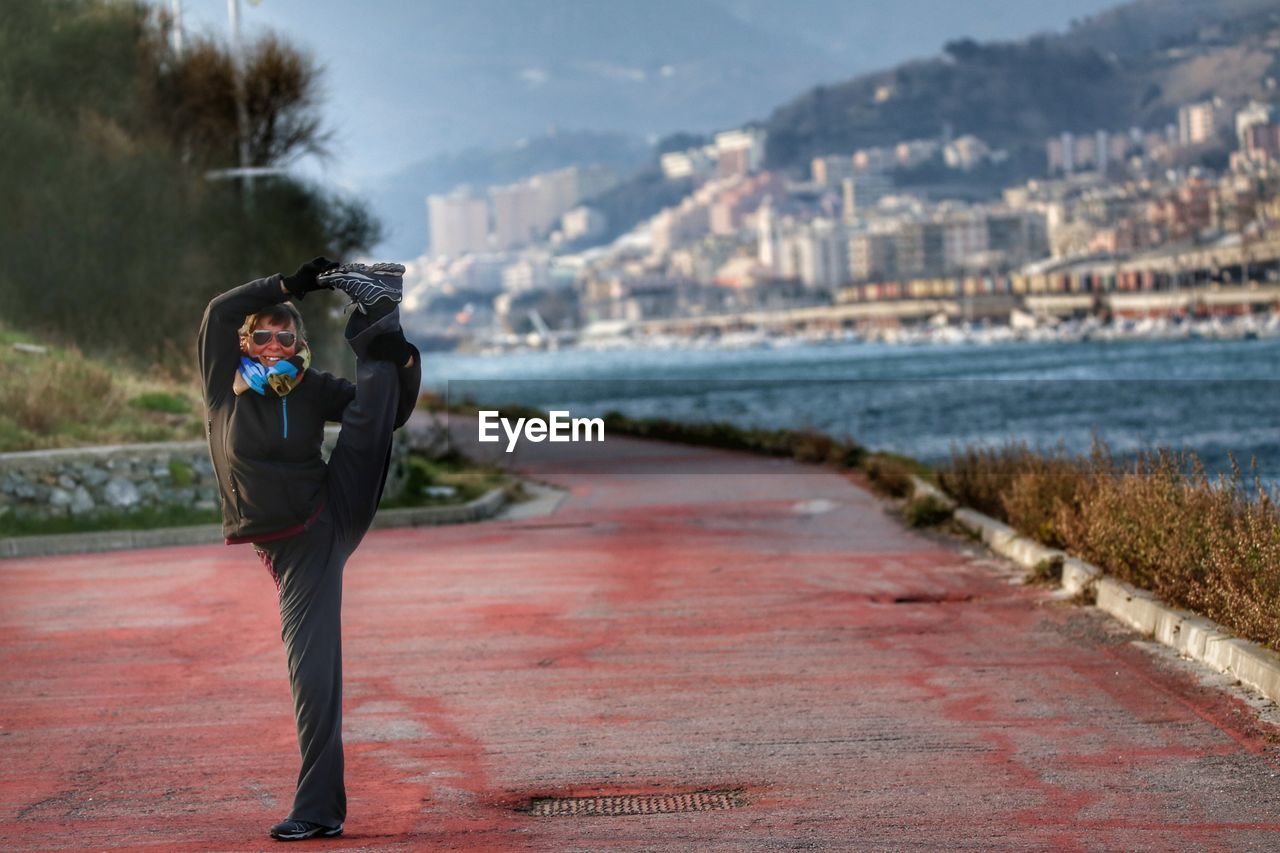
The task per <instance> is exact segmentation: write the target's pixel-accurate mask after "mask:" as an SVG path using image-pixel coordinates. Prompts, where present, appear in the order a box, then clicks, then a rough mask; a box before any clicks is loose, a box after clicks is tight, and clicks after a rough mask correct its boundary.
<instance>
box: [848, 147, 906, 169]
mask: <svg viewBox="0 0 1280 853" xmlns="http://www.w3.org/2000/svg"><path fill="white" fill-rule="evenodd" d="M897 165H898V154H897V151H895V150H894V149H893V148H863V149H861V150H859V151H855V152H854V154H853V168H854V170H855V171H857V172H886V171H888V170H890V169H892V168H894V167H896V166H897Z"/></svg>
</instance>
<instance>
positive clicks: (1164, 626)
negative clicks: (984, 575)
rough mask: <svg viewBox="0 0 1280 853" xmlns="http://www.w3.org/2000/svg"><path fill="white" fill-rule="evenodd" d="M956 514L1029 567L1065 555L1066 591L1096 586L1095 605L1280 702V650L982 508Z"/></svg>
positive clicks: (991, 544) (993, 546) (995, 546)
mask: <svg viewBox="0 0 1280 853" xmlns="http://www.w3.org/2000/svg"><path fill="white" fill-rule="evenodd" d="M954 517H955V520H956V521H958V522H959V523H960V524H961V525H962V526H963V527H965V528H966V529H967V530H969V531H971V532H973V533H975V534H977V536H978V537H979V538H980V539H981V540H982V542H983V544H985V545H986V546H987V547H988V548H990V549H991V550H992V551H994V552H996V553H997V554H999V555H1000V556H1002V557H1007V558H1009V559H1010V560H1012V561H1013V562H1015V563H1017V564H1018V565H1020V566H1022V567H1023V568H1024V569H1032V568H1034V567H1035V566H1036V565H1037V564H1039V563H1041V562H1043V561H1044V560H1053V561H1061V564H1062V587H1063V589H1065V590H1066V591H1068V592H1070V593H1072V594H1079V593H1082V592H1083V593H1088V592H1090V591H1092V593H1093V594H1094V595H1095V606H1096V607H1098V608H1099V609H1100V610H1103V611H1105V612H1106V613H1108V614H1110V615H1111V616H1112V617H1114V618H1115V619H1118V620H1119V621H1121V622H1123V623H1124V624H1125V625H1128V626H1129V627H1131V628H1133V629H1134V630H1136V631H1139V632H1141V633H1143V634H1146V635H1148V636H1150V637H1153V638H1154V639H1155V640H1156V641H1157V642H1160V643H1162V644H1164V645H1166V646H1169V647H1170V648H1173V649H1175V650H1177V651H1178V652H1179V653H1180V654H1182V655H1185V656H1186V657H1189V658H1191V659H1192V660H1196V661H1200V662H1201V663H1205V664H1208V665H1209V666H1211V667H1213V668H1214V669H1216V670H1217V671H1218V672H1223V673H1227V674H1228V675H1231V676H1234V677H1235V678H1237V679H1239V680H1240V681H1242V682H1243V683H1245V684H1247V685H1249V686H1250V687H1252V688H1254V689H1255V690H1257V691H1258V692H1260V693H1262V694H1263V695H1264V696H1266V697H1267V698H1268V699H1270V700H1271V701H1273V702H1277V703H1280V656H1277V655H1276V654H1275V653H1274V652H1272V651H1270V650H1269V649H1267V648H1265V647H1263V646H1261V645H1259V644H1258V643H1254V642H1250V641H1249V640H1242V639H1240V638H1239V637H1233V636H1231V634H1230V633H1229V632H1228V631H1227V629H1225V628H1223V627H1222V626H1221V625H1219V624H1217V623H1216V622H1213V621H1212V620H1210V619H1205V618H1204V617H1203V616H1196V615H1195V614H1193V613H1188V612H1186V611H1185V610H1178V609H1176V608H1174V607H1170V606H1169V605H1167V604H1165V603H1164V602H1162V601H1161V600H1160V599H1158V598H1156V597H1155V596H1154V595H1152V594H1151V593H1149V592H1147V591H1146V590H1141V589H1137V588H1136V587H1132V586H1130V585H1129V584H1127V583H1124V582H1122V581H1119V580H1116V579H1115V578H1111V577H1108V576H1107V575H1105V574H1104V573H1103V572H1102V570H1101V569H1099V568H1098V567H1097V566H1094V565H1091V564H1089V563H1086V562H1084V561H1083V560H1078V559H1076V558H1075V557H1070V556H1067V555H1066V554H1065V553H1063V552H1062V551H1058V550H1056V549H1054V548H1046V547H1045V546H1043V545H1041V544H1040V543H1038V542H1034V541H1032V540H1031V539H1028V538H1027V537H1025V536H1023V535H1021V534H1020V533H1018V532H1017V531H1016V530H1014V529H1013V528H1012V527H1009V526H1008V525H1007V524H1002V523H1000V522H999V521H996V520H995V519H994V518H989V517H987V516H985V515H983V514H982V513H980V512H975V511H974V510H971V509H967V508H966V509H959V510H956V512H955V516H954Z"/></svg>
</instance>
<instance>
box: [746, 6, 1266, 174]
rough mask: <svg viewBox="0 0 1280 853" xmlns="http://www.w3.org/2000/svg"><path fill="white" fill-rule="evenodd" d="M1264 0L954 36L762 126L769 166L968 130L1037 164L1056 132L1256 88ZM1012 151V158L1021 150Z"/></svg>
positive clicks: (1261, 70)
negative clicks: (1050, 31)
mask: <svg viewBox="0 0 1280 853" xmlns="http://www.w3.org/2000/svg"><path fill="white" fill-rule="evenodd" d="M1276 34H1280V9H1278V8H1277V6H1276V4H1275V3H1274V2H1272V0H1227V1H1226V2H1214V1H1213V0H1138V2H1135V3H1129V4H1126V5H1125V6H1122V7H1119V8H1117V9H1114V10H1112V11H1110V12H1106V13H1103V14H1100V15H1097V16H1094V17H1092V18H1088V19H1086V20H1084V21H1081V22H1078V23H1077V24H1076V25H1075V26H1074V27H1073V28H1072V29H1071V30H1070V31H1069V32H1067V33H1065V34H1063V35H1056V36H1052V35H1050V36H1037V37H1034V38H1031V39H1026V40H1023V41H1018V42H995V43H986V44H980V43H978V42H975V41H973V40H970V39H961V40H957V41H953V42H950V43H948V44H947V46H946V49H945V52H944V55H943V56H940V57H937V58H934V59H929V60H922V61H917V62H911V63H907V64H905V65H900V66H898V67H896V68H894V69H892V70H888V71H883V72H879V73H874V74H867V75H862V76H860V77H856V78H854V79H852V80H849V81H847V82H845V83H841V84H838V85H833V86H819V87H816V88H814V89H811V90H810V91H809V92H807V93H806V94H805V95H803V96H801V97H799V98H797V99H795V100H793V101H791V102H789V103H787V104H785V105H783V106H781V107H779V108H778V109H776V110H775V111H774V112H773V114H772V115H771V116H770V117H769V118H768V119H767V121H765V122H763V126H764V127H765V128H766V129H767V130H768V132H769V143H768V153H767V163H768V165H769V166H770V167H771V168H782V169H792V170H797V171H799V170H801V169H802V168H803V166H804V164H806V163H807V162H808V161H809V159H810V158H812V157H814V156H817V155H821V154H828V153H839V152H850V151H853V150H855V149H858V148H864V147H868V146H873V145H885V144H889V143H891V142H895V141H898V140H902V139H910V138H924V137H937V136H939V135H941V134H942V133H943V132H944V128H949V129H950V130H951V132H952V133H953V134H954V135H961V134H966V133H972V134H975V135H977V136H979V137H981V138H982V139H984V140H986V141H988V142H990V143H993V144H995V145H997V146H1000V147H1004V148H1008V149H1010V150H1011V151H1012V152H1013V153H1014V155H1015V160H1018V161H1020V162H1022V163H1024V164H1027V168H1028V169H1031V167H1032V166H1034V158H1031V157H1027V156H1026V155H1027V153H1028V152H1036V151H1039V150H1042V148H1043V144H1044V140H1045V138H1046V137H1047V136H1049V135H1051V134H1054V133H1059V132H1062V131H1091V130H1094V129H1096V128H1127V127H1131V126H1135V125H1136V126H1156V125H1160V124H1164V123H1167V122H1170V121H1174V120H1175V119H1176V114H1177V108H1178V107H1179V106H1180V105H1182V104H1185V103H1187V102H1190V101H1193V100H1197V99H1200V98H1203V97H1206V96H1209V95H1212V94H1220V95H1223V96H1224V97H1233V98H1240V97H1245V96H1251V95H1260V94H1262V93H1263V91H1264V82H1263V81H1264V80H1265V78H1266V77H1268V76H1275V75H1276V74H1277V71H1278V70H1280V60H1278V57H1280V41H1278V40H1277V38H1276V37H1275V36H1276ZM1020 154H1021V155H1022V156H1021V157H1019V155H1020Z"/></svg>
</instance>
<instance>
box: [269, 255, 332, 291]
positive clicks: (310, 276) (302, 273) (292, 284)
mask: <svg viewBox="0 0 1280 853" xmlns="http://www.w3.org/2000/svg"><path fill="white" fill-rule="evenodd" d="M337 265H338V263H337V261H331V260H329V259H328V258H312V259H311V260H309V261H307V262H306V263H305V264H303V265H302V266H300V267H298V271H297V272H295V273H294V274H293V275H286V276H282V279H283V281H284V289H285V290H287V291H289V295H290V296H292V297H293V298H294V299H302V298H303V297H304V296H306V295H307V294H308V293H310V292H311V291H313V290H319V289H320V285H319V284H318V283H317V282H316V277H317V276H318V275H320V274H321V273H322V272H326V271H328V270H331V269H333V268H334V267H336V266H337Z"/></svg>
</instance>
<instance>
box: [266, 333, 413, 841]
mask: <svg viewBox="0 0 1280 853" xmlns="http://www.w3.org/2000/svg"><path fill="white" fill-rule="evenodd" d="M388 319H390V318H388ZM383 325H384V324H383V323H379V324H378V326H379V327H382V326H383ZM370 331H381V329H378V330H370ZM367 337H368V336H366V335H363V334H362V335H359V336H358V338H357V339H356V340H352V341H351V343H352V346H353V348H354V349H356V353H357V356H358V358H357V362H356V397H355V400H354V401H353V402H352V403H351V404H350V405H349V406H347V409H346V411H345V412H344V413H343V416H342V432H341V434H340V436H339V438H338V443H337V445H336V446H335V447H334V450H333V454H332V455H331V456H330V458H329V471H328V480H327V489H326V492H327V494H326V498H325V505H324V509H323V510H322V511H321V512H320V514H319V516H318V517H317V518H316V520H315V521H314V522H313V523H312V525H311V527H310V528H309V529H308V530H306V531H305V532H303V533H300V534H298V535H297V536H293V537H290V538H288V539H282V540H279V541H277V542H265V543H262V544H260V545H257V546H256V548H257V550H258V554H259V556H260V557H261V558H262V560H263V562H265V563H266V564H267V566H268V567H269V568H270V569H271V570H272V573H273V574H274V575H275V578H276V583H277V584H278V586H279V589H280V634H281V637H282V638H283V640H284V646H285V653H286V655H287V657H288V662H289V684H290V687H291V688H292V691H293V708H294V717H295V719H296V721H297V725H298V749H299V751H300V752H301V753H302V768H301V770H300V771H299V773H298V789H297V793H296V795H295V796H294V800H293V810H292V811H291V812H290V813H289V817H291V818H294V819H297V820H307V821H311V822H313V823H319V824H324V825H325V826H337V825H338V824H340V823H342V822H343V821H345V820H346V816H347V793H346V786H345V783H344V780H343V760H342V573H343V570H344V568H345V566H346V563H347V558H348V557H349V556H351V553H352V552H353V551H354V550H355V548H356V546H357V545H359V544H360V540H361V539H363V538H364V534H365V533H366V532H367V531H368V529H369V525H370V524H371V523H372V522H373V515H374V512H375V511H376V510H377V508H378V501H379V499H380V498H381V496H382V487H383V484H384V483H385V481H386V476H387V462H388V459H389V457H390V453H391V434H392V431H393V428H394V426H395V416H396V405H397V399H398V396H399V393H400V391H399V379H398V375H397V371H396V368H395V366H394V365H392V364H390V363H389V362H384V361H369V360H366V359H363V358H359V356H361V355H363V351H362V349H361V348H359V347H358V346H357V343H358V342H359V340H360V339H366V338H367ZM366 342H367V341H366Z"/></svg>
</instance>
